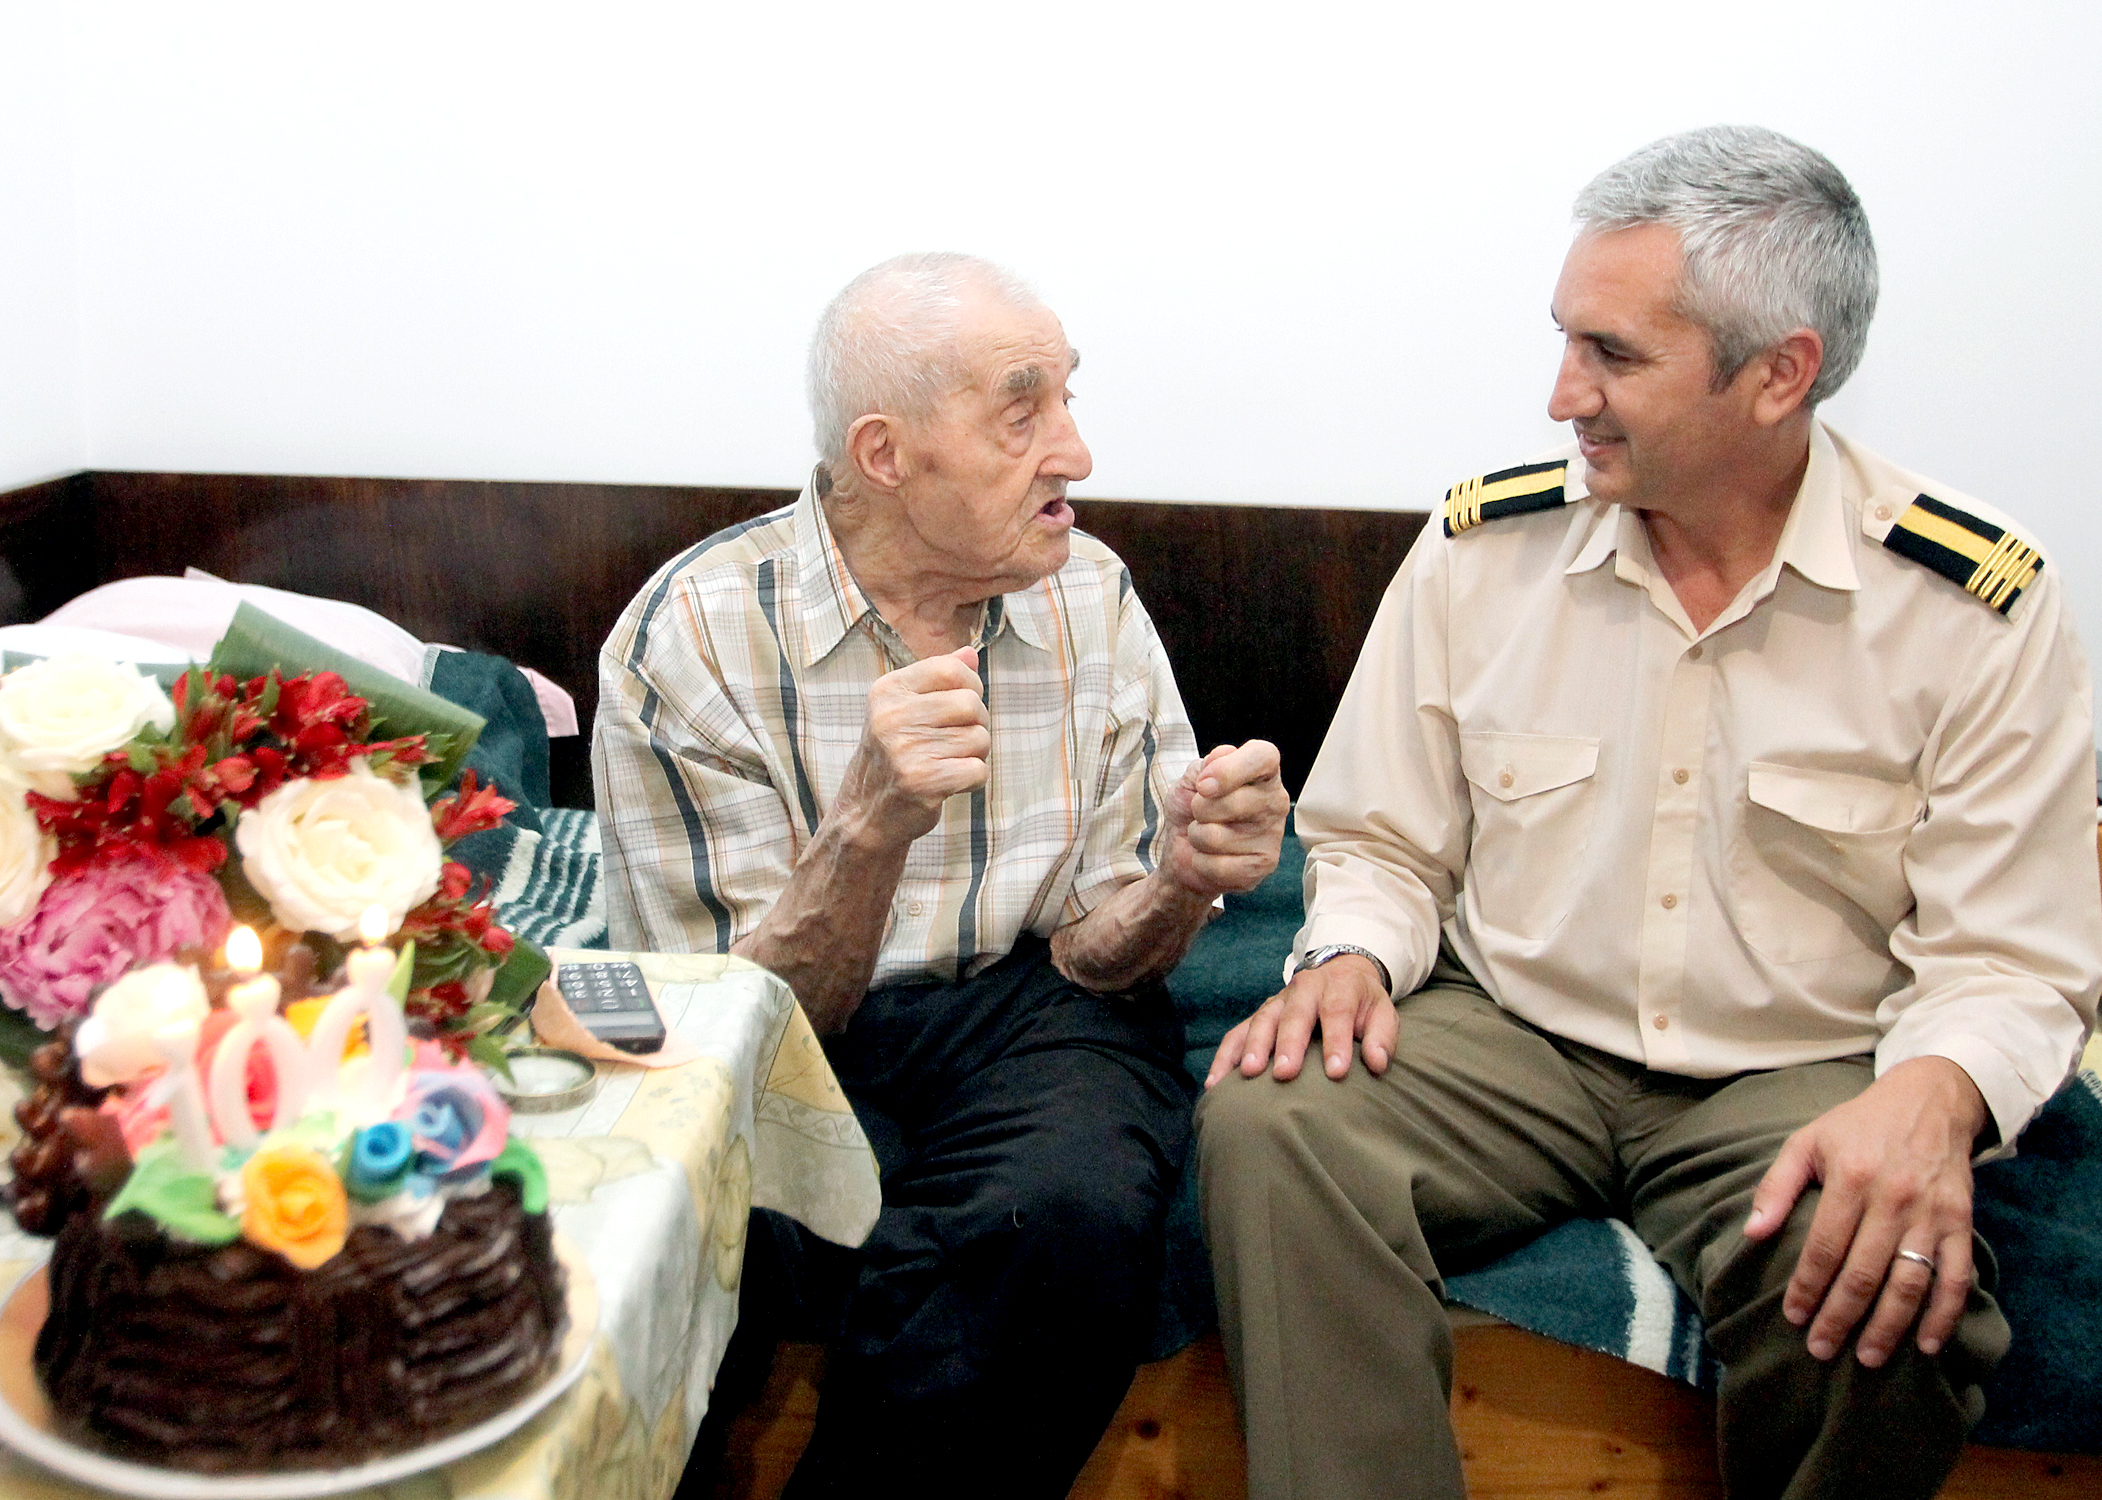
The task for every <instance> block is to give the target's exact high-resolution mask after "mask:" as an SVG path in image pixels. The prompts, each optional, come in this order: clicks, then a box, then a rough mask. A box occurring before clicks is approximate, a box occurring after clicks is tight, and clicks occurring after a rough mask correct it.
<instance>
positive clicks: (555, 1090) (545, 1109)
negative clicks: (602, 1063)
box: [490, 1047, 598, 1115]
mask: <svg viewBox="0 0 2102 1500" xmlns="http://www.w3.org/2000/svg"><path fill="white" fill-rule="evenodd" d="M508 1061H509V1062H510V1064H511V1076H510V1077H509V1078H505V1077H504V1076H503V1075H502V1074H500V1073H499V1074H493V1075H491V1077H490V1082H492V1083H493V1084H495V1085H496V1091H497V1092H498V1093H499V1094H502V1095H503V1096H504V1099H505V1101H506V1102H507V1103H508V1104H509V1105H510V1106H511V1108H513V1109H515V1110H518V1111H520V1112H521V1113H523V1114H529V1115H551V1114H554V1113H556V1112H557V1111H559V1110H565V1109H575V1108H576V1107H577V1106H578V1105H579V1104H583V1103H585V1102H586V1101H587V1100H589V1099H590V1098H591V1096H592V1094H593V1093H595V1092H596V1091H597V1089H598V1070H597V1069H596V1068H594V1067H593V1066H592V1065H591V1061H590V1059H589V1058H584V1057H579V1056H578V1055H577V1054H576V1053H574V1052H565V1051H564V1050H563V1049H561V1048H560V1047H520V1048H519V1049H518V1050H517V1051H515V1052H512V1053H510V1054H508Z"/></svg>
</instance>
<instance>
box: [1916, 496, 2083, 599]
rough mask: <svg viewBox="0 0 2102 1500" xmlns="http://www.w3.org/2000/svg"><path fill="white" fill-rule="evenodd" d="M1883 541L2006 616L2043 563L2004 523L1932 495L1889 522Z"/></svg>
mask: <svg viewBox="0 0 2102 1500" xmlns="http://www.w3.org/2000/svg"><path fill="white" fill-rule="evenodd" d="M1883 545H1884V546H1886V547H1888V548H1889V549H1890V550H1891V551H1893V552H1895V553H1897V554H1898V555H1899V556H1900V557H1909V558H1911V559H1912V560H1913V561H1914V562H1916V563H1919V564H1920V565H1921V566H1923V567H1927V568H1932V569H1933V570H1934V571H1935V572H1937V573H1939V574H1941V576H1942V577H1944V578H1946V579H1948V580H1949V581H1950V582H1951V583H1953V584H1956V585H1957V586H1958V587H1960V588H1962V589H1964V590H1965V591H1966V592H1969V593H1973V594H1976V595H1977V596H1978V597H1979V598H1980V599H1983V600H1984V601H1985V602H1986V603H1987V604H1989V605H1991V606H1992V607H1993V608H1994V609H1996V610H1998V611H1999V612H2000V613H2001V614H2003V615H2004V614H2006V613H2007V612H2008V611H2009V610H2011V609H2013V608H2014V602H2015V600H2017V599H2019V598H2021V597H2022V590H2023V589H2026V588H2027V587H2029V585H2030V584H2032V583H2034V582H2035V581H2036V575H2037V574H2038V573H2041V572H2042V571H2043V568H2044V560H2043V558H2042V557H2041V556H2039V555H2038V553H2037V550H2036V548H2034V547H2032V546H2030V545H2029V544H2028V543H2027V542H2025V541H2023V540H2022V539H2021V538H2020V537H2018V536H2016V535H2015V534H2014V533H2013V532H2011V531H2009V530H2007V529H2006V528H2005V527H2004V526H1999V525H1996V524H1995V523H1993V522H1991V521H1987V520H1984V519H1982V518H1981V517H1978V516H1974V515H1972V514H1971V513H1970V512H1969V511H1965V510H1958V509H1957V508H1956V507H1955V506H1953V505H1949V504H1945V503H1944V502H1942V501H1940V500H1936V499H1935V498H1934V497H1933V496H1931V495H1919V496H1916V497H1914V499H1913V502H1912V504H1910V505H1908V506H1906V507H1905V509H1904V510H1903V511H1902V512H1901V513H1900V514H1899V516H1898V518H1897V520H1895V521H1893V522H1892V523H1891V527H1890V530H1889V532H1887V533H1886V534H1885V535H1884V538H1883Z"/></svg>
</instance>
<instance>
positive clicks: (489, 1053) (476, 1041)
mask: <svg viewBox="0 0 2102 1500" xmlns="http://www.w3.org/2000/svg"><path fill="white" fill-rule="evenodd" d="M467 1055H468V1056H469V1057H470V1058H472V1059H474V1061H476V1062H477V1063H480V1064H481V1065H482V1066H483V1067H484V1068H487V1069H488V1070H489V1071H490V1072H492V1073H496V1074H500V1075H501V1076H502V1077H503V1080H504V1082H506V1083H511V1082H514V1081H515V1080H513V1079H512V1077H511V1058H510V1056H509V1054H507V1053H506V1052H505V1051H504V1044H503V1043H502V1042H499V1041H498V1040H497V1039H496V1038H495V1037H493V1036H490V1035H489V1034H488V1033H487V1032H483V1031H478V1032H476V1033H475V1034H474V1035H473V1036H471V1037H469V1038H468V1039H467Z"/></svg>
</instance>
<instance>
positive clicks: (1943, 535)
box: [1898, 505, 1993, 565]
mask: <svg viewBox="0 0 2102 1500" xmlns="http://www.w3.org/2000/svg"><path fill="white" fill-rule="evenodd" d="M1898 524H1899V525H1900V526H1902V527H1904V528H1905V529H1906V530H1907V531H1909V532H1911V533H1913V534H1914V535H1915V536H1923V537H1925V538H1926V539H1927V540H1928V541H1930V542H1937V543H1939V544H1940V545H1942V546H1944V547H1946V548H1948V549H1949V550H1950V551H1951V552H1960V553H1962V554H1963V555H1964V556H1965V557H1968V558H1969V559H1970V560H1971V561H1972V562H1974V563H1978V564H1981V565H1982V564H1983V563H1984V562H1985V559H1986V558H1987V557H1988V556H1989V555H1990V554H1991V552H1992V549H1993V544H1992V543H1991V542H1989V541H1987V540H1986V539H1985V538H1984V537H1982V536H1980V535H1978V533H1977V532H1975V531H1972V530H1971V529H1970V528H1969V527H1967V526H1958V525H1957V524H1956V523H1955V522H1954V521H1951V520H1949V519H1948V518H1947V517H1945V516H1937V515H1936V514H1934V512H1933V511H1931V510H1928V509H1926V508H1925V507H1924V506H1919V505H1913V506H1908V507H1906V510H1905V513H1904V514H1903V515H1901V516H1899V517H1898Z"/></svg>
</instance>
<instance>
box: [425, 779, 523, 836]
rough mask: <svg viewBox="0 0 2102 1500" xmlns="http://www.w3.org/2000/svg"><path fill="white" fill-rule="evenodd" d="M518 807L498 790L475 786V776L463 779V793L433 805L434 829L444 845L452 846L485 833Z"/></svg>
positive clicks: (457, 793)
mask: <svg viewBox="0 0 2102 1500" xmlns="http://www.w3.org/2000/svg"><path fill="white" fill-rule="evenodd" d="M517 806H518V804H517V803H516V802H513V801H512V800H511V799H510V798H509V797H506V796H503V795H501V794H500V793H499V792H498V791H497V790H496V788H495V787H493V786H484V787H478V786H476V785H475V778H474V772H472V771H467V772H465V773H463V774H462V775H461V777H460V789H459V791H457V792H455V793H454V794H452V795H451V796H448V797H440V798H439V799H438V800H437V801H436V802H434V803H432V804H431V826H432V827H434V828H436V829H437V830H438V838H439V840H440V841H441V842H443V843H447V844H450V843H452V842H453V841H454V840H455V839H463V838H465V837H467V835H468V834H470V833H486V832H488V831H489V830H490V829H492V828H495V827H496V826H498V825H499V824H501V823H502V822H503V820H504V817H505V815H506V814H508V813H510V812H511V811H512V810H513V809H514V808H516V807H517Z"/></svg>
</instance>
